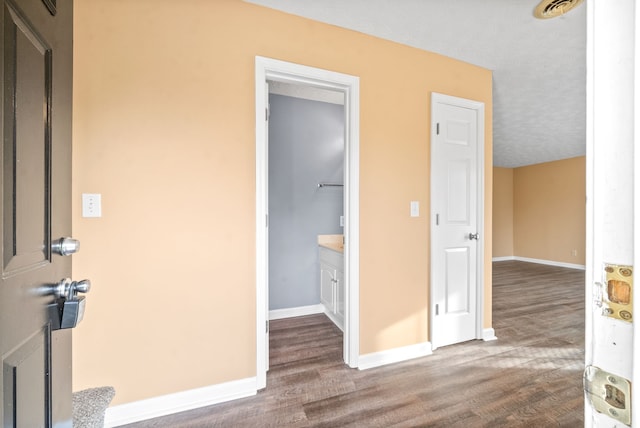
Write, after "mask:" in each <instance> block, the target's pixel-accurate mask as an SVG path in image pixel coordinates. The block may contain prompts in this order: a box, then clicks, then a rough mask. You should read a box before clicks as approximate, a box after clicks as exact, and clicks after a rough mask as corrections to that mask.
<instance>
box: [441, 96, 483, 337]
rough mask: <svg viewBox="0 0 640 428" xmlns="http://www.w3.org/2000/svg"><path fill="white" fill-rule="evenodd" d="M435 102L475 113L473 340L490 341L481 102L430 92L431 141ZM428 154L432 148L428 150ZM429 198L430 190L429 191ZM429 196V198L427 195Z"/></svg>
mask: <svg viewBox="0 0 640 428" xmlns="http://www.w3.org/2000/svg"><path fill="white" fill-rule="evenodd" d="M437 103H446V104H451V105H455V106H458V107H463V108H468V109H472V110H475V111H476V112H477V119H478V129H477V136H478V148H477V161H476V162H477V165H476V167H477V172H476V173H477V177H476V179H477V183H478V204H477V208H476V209H477V213H476V214H477V217H476V218H477V222H478V225H477V230H478V233H479V236H480V238H479V239H478V246H477V253H476V339H483V340H494V339H495V338H496V337H495V335H494V331H493V329H492V328H490V329H487V331H486V332H485V331H484V329H483V320H484V243H485V239H486V237H485V236H483V234H484V232H485V228H484V202H485V201H484V186H485V183H484V103H483V102H480V101H473V100H468V99H465V98H459V97H454V96H451V95H444V94H439V93H436V92H432V93H431V142H432V143H433V141H435V139H436V123H435V119H434V114H433V112H434V109H435V108H436V104H437ZM430 153H433V152H432V149H431V150H430ZM433 162H434V160H433V159H431V163H432V164H433ZM431 174H433V168H431ZM433 185H434V183H433V175H431V186H433ZM430 194H431V195H433V194H434V193H433V191H431V192H430ZM431 197H433V196H431ZM433 206H434V204H433V201H431V207H433ZM435 225H436V219H435V215H434V214H433V210H432V214H431V231H432V234H433V230H434V228H435V227H436V226H435ZM433 243H434V239H433V236H432V237H431V247H430V248H431V257H430V263H429V265H430V271H431V272H430V279H431V281H430V282H431V284H430V287H429V291H430V295H429V298H430V310H429V330H430V340H431V342H432V349H436V348H435V345H434V343H433V337H434V326H435V323H434V320H435V309H434V305H433V301H434V293H435V281H434V274H433V272H434V270H433V255H434V248H433Z"/></svg>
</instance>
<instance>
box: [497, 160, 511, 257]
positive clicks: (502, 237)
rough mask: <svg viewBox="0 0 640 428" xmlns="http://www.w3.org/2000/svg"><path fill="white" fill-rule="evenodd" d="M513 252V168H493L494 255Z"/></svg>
mask: <svg viewBox="0 0 640 428" xmlns="http://www.w3.org/2000/svg"><path fill="white" fill-rule="evenodd" d="M513 255H514V252H513V168H499V167H494V168H493V257H511V256H513Z"/></svg>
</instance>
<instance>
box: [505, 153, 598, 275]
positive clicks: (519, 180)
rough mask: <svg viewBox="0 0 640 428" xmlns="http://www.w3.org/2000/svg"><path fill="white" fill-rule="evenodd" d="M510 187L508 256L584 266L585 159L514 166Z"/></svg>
mask: <svg viewBox="0 0 640 428" xmlns="http://www.w3.org/2000/svg"><path fill="white" fill-rule="evenodd" d="M513 188H514V197H513V215H514V221H513V223H514V228H513V230H514V238H513V241H514V254H515V255H516V256H518V257H527V258H533V259H542V260H551V261H556V262H563V263H571V264H578V265H584V264H585V227H586V226H585V215H586V214H585V213H586V210H585V197H586V176H585V157H584V156H581V157H576V158H571V159H565V160H561V161H556V162H547V163H542V164H537V165H531V166H526V167H521V168H516V169H514V172H513ZM574 251H575V255H574Z"/></svg>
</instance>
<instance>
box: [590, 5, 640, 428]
mask: <svg viewBox="0 0 640 428" xmlns="http://www.w3.org/2000/svg"><path fill="white" fill-rule="evenodd" d="M586 6H587V47H586V51H587V52H586V53H587V61H586V68H587V85H586V86H587V87H586V95H587V97H586V98H587V104H586V125H587V126H586V128H587V132H586V166H587V169H586V193H587V195H586V196H587V201H586V274H585V307H586V310H585V365H586V366H596V367H598V368H600V369H602V370H605V371H608V372H611V373H613V374H615V375H617V376H620V377H622V378H625V379H628V380H630V381H631V406H630V409H631V418H632V426H639V425H640V424H639V423H638V415H639V413H638V409H640V394H639V393H638V390H637V388H638V385H639V384H640V352H639V350H640V347H639V346H638V343H640V329H638V327H636V326H637V321H634V322H633V323H629V324H627V323H624V322H621V321H618V320H615V319H612V318H608V317H605V316H602V314H603V311H602V309H603V308H602V300H603V296H605V295H606V277H605V275H604V270H603V269H604V264H605V263H611V264H622V265H632V266H634V268H635V269H637V268H638V267H640V251H639V249H640V226H639V225H638V224H637V223H636V224H634V221H635V220H636V219H637V218H638V213H639V212H640V174H638V172H637V171H639V168H640V151H639V150H637V148H638V147H640V137H639V135H640V134H639V131H638V130H639V129H640V110H639V108H640V86H639V84H640V28H639V24H640V8H639V7H638V6H637V4H636V2H635V1H634V0H625V1H620V2H617V3H616V7H615V8H610V7H607V5H606V4H603V3H602V2H597V1H589V2H586ZM631 230H632V231H633V235H631V233H630V231H631ZM635 269H634V271H635ZM635 272H637V271H635ZM634 276H635V277H636V279H635V280H634V281H633V282H634V283H635V286H634V288H636V289H637V288H638V280H637V275H636V274H635V273H634ZM632 307H635V308H636V309H635V311H636V312H638V308H639V307H640V293H638V292H637V291H634V292H633V301H632ZM587 397H588V395H587V394H585V398H587ZM584 410H585V417H584V420H585V427H588V428H589V427H614V426H622V425H624V424H621V423H620V422H617V421H615V420H613V419H612V418H610V417H609V415H607V414H606V413H598V412H597V411H596V410H595V409H594V408H593V407H592V406H591V405H590V403H589V402H588V401H587V402H585V409H584Z"/></svg>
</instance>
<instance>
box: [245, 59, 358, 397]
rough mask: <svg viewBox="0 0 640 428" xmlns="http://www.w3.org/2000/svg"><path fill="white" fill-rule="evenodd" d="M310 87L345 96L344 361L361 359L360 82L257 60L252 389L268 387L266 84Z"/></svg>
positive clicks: (302, 67) (290, 64) (325, 72)
mask: <svg viewBox="0 0 640 428" xmlns="http://www.w3.org/2000/svg"><path fill="white" fill-rule="evenodd" d="M268 80H272V81H279V82H285V83H292V84H298V85H307V86H314V87H318V88H323V89H329V90H333V91H339V92H342V93H344V107H345V109H344V110H345V164H344V168H345V183H344V219H345V223H344V237H345V246H344V259H345V262H344V265H345V294H346V295H345V307H346V308H347V311H346V316H345V325H344V341H343V343H344V348H343V356H344V361H345V362H346V363H347V364H348V365H349V366H350V367H357V366H358V356H359V343H360V338H359V331H360V313H359V307H360V304H359V301H360V299H359V290H360V286H359V284H360V281H359V265H360V256H359V254H360V248H359V242H360V238H359V230H360V226H359V225H360V221H359V199H360V191H359V187H360V186H359V176H360V148H359V147H360V139H359V134H360V123H359V117H360V79H359V78H358V77H356V76H351V75H347V74H342V73H337V72H334V71H329V70H323V69H320V68H315V67H308V66H304V65H300V64H294V63H290V62H286V61H280V60H276V59H271V58H265V57H261V56H256V59H255V97H256V358H257V361H256V388H257V389H263V388H265V387H266V384H267V374H266V371H267V363H266V362H267V358H269V356H268V355H265V354H266V353H267V351H266V349H267V348H266V340H267V339H266V335H265V330H266V328H267V327H266V326H267V322H268V311H267V309H266V308H267V299H268V286H269V272H268V267H269V266H268V260H269V259H268V256H269V242H268V229H267V222H268V217H267V216H268V197H269V195H268V173H269V171H268V153H269V152H268V147H267V141H268V140H267V137H268V136H267V135H266V126H265V120H266V112H267V98H266V96H265V93H267V81H268Z"/></svg>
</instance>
